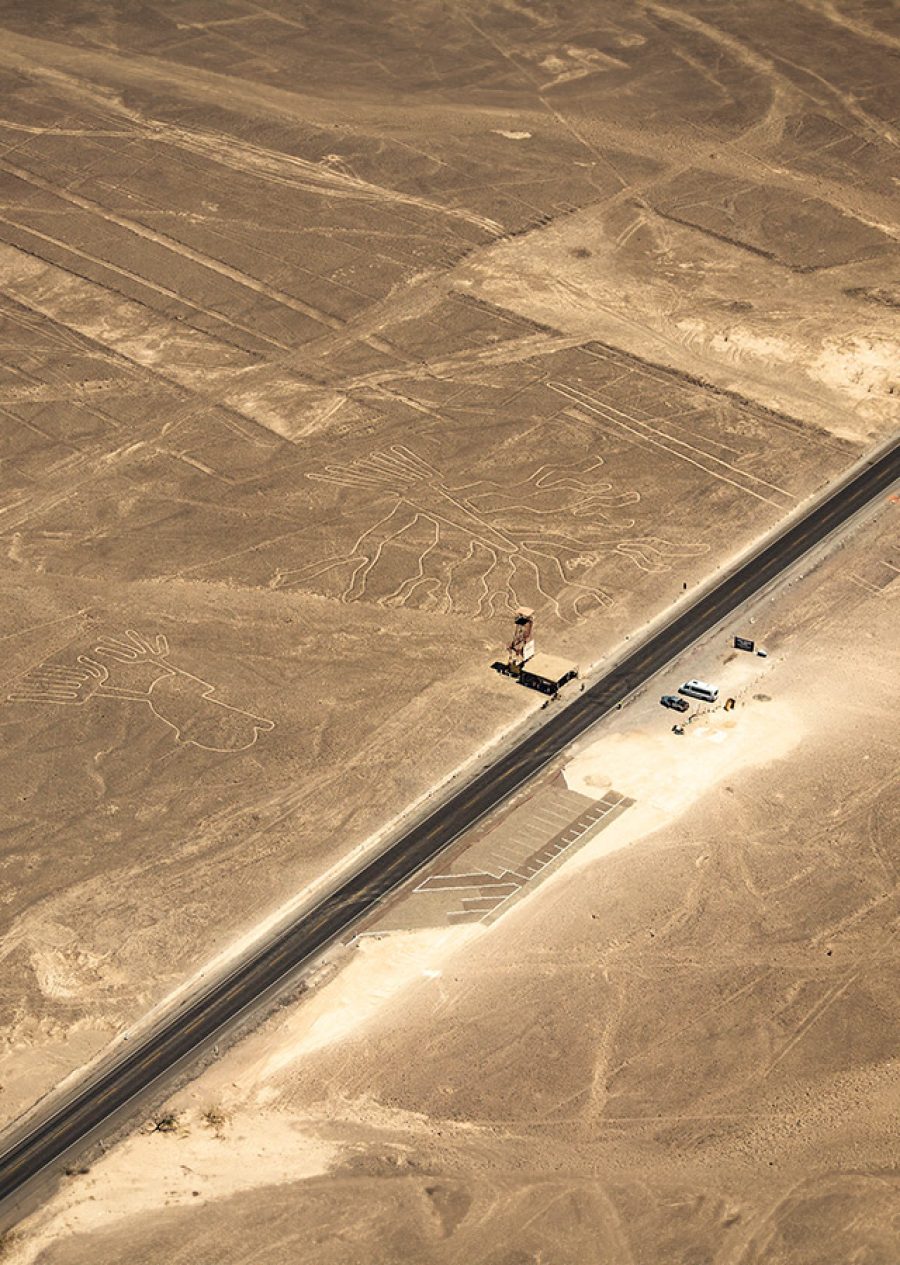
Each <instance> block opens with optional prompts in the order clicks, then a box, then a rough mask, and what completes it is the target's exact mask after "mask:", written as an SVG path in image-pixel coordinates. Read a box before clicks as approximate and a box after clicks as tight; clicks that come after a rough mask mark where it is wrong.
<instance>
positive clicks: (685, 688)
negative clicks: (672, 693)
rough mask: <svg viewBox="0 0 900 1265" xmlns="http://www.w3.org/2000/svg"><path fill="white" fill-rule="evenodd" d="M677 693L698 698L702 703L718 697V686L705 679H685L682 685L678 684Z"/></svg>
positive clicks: (711, 701) (713, 700) (712, 701)
mask: <svg viewBox="0 0 900 1265" xmlns="http://www.w3.org/2000/svg"><path fill="white" fill-rule="evenodd" d="M678 693H679V694H687V696H688V698H699V699H702V701H703V702H704V703H714V702H715V701H716V699H717V698H718V697H719V690H718V686H715V685H710V684H709V683H708V682H707V681H685V683H684V685H679V687H678Z"/></svg>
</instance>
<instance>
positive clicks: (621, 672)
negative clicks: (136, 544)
mask: <svg viewBox="0 0 900 1265" xmlns="http://www.w3.org/2000/svg"><path fill="white" fill-rule="evenodd" d="M898 478H900V445H895V446H894V447H893V448H891V449H890V451H889V452H887V453H885V454H884V455H883V456H881V457H880V458H878V459H877V460H875V461H874V462H872V463H870V464H868V465H866V466H864V467H863V468H862V469H861V470H860V472H859V473H857V474H856V475H855V477H854V478H853V479H852V480H851V481H849V482H848V483H846V484H845V485H844V486H842V487H839V488H838V489H837V490H836V491H834V492H833V493H832V494H831V495H830V496H829V497H828V498H827V499H826V500H825V501H823V502H822V503H820V504H819V505H817V506H815V507H814V508H813V509H811V510H810V512H809V513H808V514H807V515H806V516H805V517H804V518H802V519H801V520H800V521H798V522H797V523H795V524H794V525H793V526H791V527H790V528H789V529H788V530H787V531H785V532H784V533H783V534H782V535H781V536H779V537H777V538H776V539H775V540H774V541H772V542H771V543H770V544H768V545H767V546H766V547H765V548H763V549H761V550H760V551H759V552H758V553H757V554H755V555H754V556H752V557H750V558H749V559H748V560H747V561H745V562H744V563H742V564H741V565H740V567H739V568H737V569H736V570H734V571H732V572H731V573H730V574H726V575H725V576H723V578H722V580H721V581H720V582H719V583H718V584H717V585H716V587H715V588H713V589H712V590H710V591H709V592H707V593H706V594H704V595H703V596H702V597H700V598H699V599H698V600H697V601H696V602H695V604H694V605H693V606H691V607H689V608H688V609H686V610H684V611H683V612H682V613H681V614H679V615H678V616H677V617H676V618H674V619H673V620H672V621H671V623H669V624H668V625H666V626H665V627H664V628H662V629H661V630H660V631H659V632H657V633H655V634H654V635H653V636H652V637H650V638H649V639H648V640H647V641H645V642H644V643H643V644H640V645H638V646H636V648H635V649H634V650H633V651H632V653H631V654H630V655H628V657H627V658H625V659H623V660H622V661H621V662H619V663H618V664H617V665H616V666H614V667H613V668H611V670H610V671H609V672H608V673H606V675H605V676H603V677H601V679H600V680H598V681H597V682H596V684H595V685H592V686H591V687H590V688H589V689H586V690H585V691H584V693H583V694H580V695H578V696H577V698H576V699H575V700H574V701H573V702H572V703H570V704H569V705H568V706H566V707H564V708H560V709H559V710H558V711H556V712H554V713H553V714H552V715H551V716H550V718H549V719H548V720H547V722H546V724H544V725H543V726H542V727H541V728H540V729H539V730H538V731H537V732H535V733H532V734H530V735H529V736H528V737H526V738H525V739H524V740H523V741H522V742H521V743H520V744H519V745H518V746H517V747H515V748H514V749H513V750H511V751H509V752H508V753H507V754H506V755H504V756H502V757H501V758H500V759H499V760H497V762H496V763H495V764H492V765H490V766H489V767H488V768H486V769H485V770H484V771H483V772H482V773H480V774H478V776H476V777H475V778H473V779H472V780H471V781H470V782H468V783H467V784H466V785H465V786H463V787H461V789H460V790H459V791H457V792H456V793H455V794H454V795H453V796H452V798H450V799H448V800H447V801H446V802H444V803H443V804H442V805H441V806H440V807H438V808H436V809H435V811H434V812H433V813H432V814H431V816H429V817H427V818H426V819H425V820H423V821H421V822H420V823H419V824H417V825H415V826H414V827H412V829H410V830H409V831H408V832H407V833H406V834H405V835H403V836H402V837H401V838H399V839H398V840H397V841H396V842H395V843H393V844H392V845H391V846H390V847H388V848H387V849H386V851H384V852H383V853H382V854H381V855H380V856H378V857H376V858H375V859H374V860H372V861H370V862H369V863H368V864H367V865H366V866H365V867H364V868H363V869H361V870H360V871H359V872H358V873H356V874H355V875H353V876H352V877H350V878H348V879H346V880H345V881H344V882H343V883H342V884H341V885H340V887H338V888H337V889H336V890H335V891H334V892H332V893H331V894H330V895H328V896H327V897H325V898H324V899H323V900H322V901H321V903H320V904H319V905H317V906H316V907H315V908H314V909H313V910H312V911H310V912H309V913H307V914H305V915H304V916H302V917H301V918H300V919H298V921H297V922H296V923H295V924H293V925H292V926H290V927H288V928H287V929H286V930H284V931H283V932H281V933H280V934H279V935H277V936H276V937H274V938H273V939H272V940H271V941H269V942H267V943H266V944H264V945H263V946H261V947H260V948H259V949H258V950H257V951H256V953H255V954H254V955H253V956H252V957H250V958H249V959H247V960H245V961H244V962H243V963H241V965H240V966H239V967H238V968H236V969H235V971H234V972H233V974H231V975H230V976H228V977H227V978H225V979H221V980H219V981H218V982H217V983H215V984H214V985H212V986H211V987H210V988H209V990H208V991H207V992H205V993H203V994H202V995H198V996H196V997H195V998H193V999H192V1000H191V1001H190V1002H188V1003H186V1004H185V1005H184V1007H183V1009H181V1010H180V1011H179V1012H178V1013H176V1014H175V1015H174V1016H173V1017H172V1018H171V1019H170V1020H169V1021H168V1022H167V1023H166V1024H165V1026H163V1027H161V1028H160V1029H158V1030H157V1031H155V1032H153V1033H152V1034H150V1035H149V1036H147V1037H146V1038H145V1039H144V1040H143V1041H142V1042H141V1043H140V1044H137V1043H136V1044H135V1045H134V1046H132V1047H131V1048H130V1049H129V1050H128V1052H127V1054H125V1055H123V1057H122V1058H121V1059H120V1060H119V1061H118V1062H117V1063H116V1064H115V1065H114V1066H110V1067H108V1068H107V1069H106V1070H104V1071H103V1072H102V1074H100V1075H99V1076H97V1077H96V1078H95V1079H94V1080H93V1081H91V1082H89V1083H86V1084H85V1085H84V1086H83V1088H81V1089H80V1091H78V1092H76V1093H75V1094H73V1096H72V1097H71V1098H70V1100H69V1101H68V1102H66V1103H65V1104H63V1105H62V1106H60V1107H59V1108H58V1109H57V1110H56V1111H55V1112H53V1113H52V1114H49V1115H47V1116H46V1117H45V1118H44V1119H43V1120H41V1121H39V1122H36V1123H34V1124H33V1126H32V1127H31V1130H30V1132H28V1133H27V1134H26V1135H24V1136H20V1137H19V1138H17V1139H16V1140H15V1142H14V1143H13V1144H12V1145H10V1146H9V1147H8V1149H7V1150H6V1151H5V1152H4V1153H3V1154H2V1155H0V1203H3V1202H4V1201H7V1200H10V1205H7V1207H6V1208H5V1209H4V1212H5V1213H6V1215H7V1216H8V1215H9V1208H10V1206H11V1207H12V1209H13V1211H15V1207H16V1205H17V1203H18V1199H15V1200H14V1199H13V1197H14V1196H16V1195H17V1192H18V1194H19V1196H21V1195H23V1194H24V1193H25V1190H24V1188H25V1186H26V1183H29V1182H30V1181H31V1180H32V1179H34V1178H35V1177H36V1176H37V1175H38V1174H40V1173H44V1174H45V1176H46V1172H45V1170H48V1171H52V1167H53V1166H55V1165H57V1164H58V1162H59V1161H60V1160H61V1158H62V1157H63V1155H67V1154H68V1153H70V1152H72V1151H73V1149H74V1148H77V1146H78V1144H79V1143H81V1142H83V1141H84V1140H85V1139H86V1138H88V1136H89V1135H93V1136H96V1131H97V1129H98V1127H99V1126H102V1125H103V1123H104V1122H105V1121H109V1120H110V1118H111V1117H113V1116H114V1115H116V1116H117V1119H120V1118H121V1113H122V1109H123V1108H124V1107H125V1106H126V1105H127V1104H128V1103H129V1102H131V1101H132V1100H134V1099H136V1098H137V1096H138V1095H140V1094H141V1093H142V1092H143V1091H145V1090H146V1089H148V1088H149V1087H150V1086H152V1085H154V1083H155V1082H157V1081H158V1080H160V1078H162V1077H163V1076H165V1075H166V1074H167V1073H169V1072H171V1070H172V1069H173V1068H174V1067H175V1066H176V1064H178V1063H180V1062H181V1061H182V1060H184V1059H185V1058H186V1057H187V1056H189V1055H190V1054H191V1053H192V1052H193V1051H195V1050H197V1049H198V1047H200V1046H201V1045H202V1044H203V1043H204V1042H206V1041H208V1039H209V1038H210V1037H211V1036H212V1035H213V1034H214V1033H215V1032H217V1031H218V1030H219V1029H221V1028H223V1027H224V1026H225V1025H227V1024H228V1023H229V1022H230V1021H233V1020H234V1019H235V1018H236V1017H237V1016H238V1015H239V1014H240V1013H241V1012H243V1011H244V1010H246V1008H247V1007H248V1006H250V1005H251V1004H252V1003H253V1002H254V1001H255V1000H257V999H258V998H259V997H260V996H261V995H262V994H264V993H265V992H266V990H267V989H270V988H272V986H273V985H274V984H276V983H277V982H278V981H279V980H282V979H283V978H284V977H285V976H287V975H289V974H290V973H291V972H292V971H293V970H295V969H296V968H297V967H298V966H300V965H301V964H302V963H303V962H305V961H307V960H308V959H310V958H311V957H313V956H314V955H316V954H317V953H319V952H321V950H322V949H323V948H325V947H326V946H327V945H328V944H330V943H332V942H333V941H335V940H337V939H338V938H339V937H340V936H342V935H344V934H346V933H347V931H348V929H350V928H351V927H352V926H353V924H354V923H356V922H358V921H359V920H360V919H361V918H362V917H363V916H364V915H365V914H367V913H369V912H370V911H371V910H372V909H373V907H374V906H375V905H376V904H377V903H378V902H379V901H380V900H382V899H383V898H384V897H385V896H386V895H387V894H388V893H389V892H390V891H392V890H393V889H394V888H395V887H397V886H398V884H400V883H402V882H403V881H404V880H405V879H407V878H409V877H410V876H411V875H412V874H414V873H415V871H416V870H418V869H420V868H421V867H422V866H423V865H425V864H426V863H427V862H428V861H430V860H431V859H432V858H433V857H434V856H436V855H437V854H438V853H439V852H440V851H441V850H442V849H443V848H445V847H446V846H447V845H448V844H450V843H451V842H452V841H453V840H454V839H456V838H457V837H458V836H459V835H460V834H461V833H462V832H463V831H464V830H466V829H467V828H468V827H469V826H471V825H472V824H473V823H474V822H475V821H477V820H478V819H479V818H480V817H482V816H483V815H484V814H485V813H486V812H488V811H489V810H490V809H491V808H493V807H495V806H496V805H497V804H499V803H500V802H502V800H503V799H505V798H506V797H507V796H508V795H510V794H511V793H512V791H514V790H515V789H516V788H517V787H518V786H520V785H521V784H522V783H523V782H524V781H525V780H526V779H527V778H529V777H531V776H533V775H534V774H535V773H536V772H537V771H538V770H539V769H541V768H542V767H543V766H544V765H545V764H546V763H547V762H548V761H549V760H551V759H553V758H554V756H556V755H558V754H559V753H560V752H561V751H563V750H564V749H565V748H566V747H567V746H568V745H569V744H570V743H571V742H572V741H573V740H574V739H575V738H577V737H578V736H579V735H580V734H582V733H584V732H585V730H587V729H589V728H590V726H591V725H594V724H595V723H596V722H597V721H598V720H599V719H600V718H601V717H602V716H604V715H605V714H606V713H607V712H609V711H610V710H611V709H612V708H614V707H615V706H616V704H617V703H620V702H621V701H622V700H623V699H625V698H626V697H627V696H628V695H629V694H630V693H631V692H632V691H633V690H634V689H635V688H637V687H638V686H639V685H641V684H642V683H643V682H644V681H646V680H647V679H648V678H649V677H651V676H652V675H653V674H654V673H656V672H657V671H658V670H659V669H660V668H662V667H664V666H665V664H666V663H667V662H669V660H671V659H673V658H674V657H675V656H676V655H678V654H680V653H681V652H682V651H683V650H685V649H686V648H687V647H688V646H690V645H691V644H692V643H693V642H694V641H696V640H697V638H698V637H700V636H702V635H703V634H704V633H705V632H707V631H708V630H709V629H710V628H712V627H714V626H715V625H716V624H717V623H719V622H720V621H721V620H722V619H723V618H724V617H725V616H727V615H728V614H729V613H730V612H731V611H733V610H734V609H735V608H736V607H738V606H740V604H741V603H742V602H745V601H746V600H747V599H748V598H750V597H752V596H753V595H754V594H755V593H757V592H758V591H759V590H760V589H761V588H763V587H765V585H767V584H768V583H770V582H771V581H772V580H773V579H775V578H776V577H777V576H778V575H779V574H780V573H781V572H782V571H784V570H785V568H787V567H788V566H790V565H791V564H792V563H793V562H795V561H797V559H798V558H800V557H802V556H803V554H805V553H806V552H807V551H808V550H809V549H811V548H812V547H813V546H814V545H816V544H817V543H818V542H819V541H821V540H822V539H823V538H824V537H825V536H827V535H828V534H830V533H831V532H833V531H834V530H835V529H836V528H837V527H839V526H841V524H842V523H844V522H846V520H847V519H848V518H850V517H851V516H852V515H853V514H854V513H856V512H857V511H858V510H860V509H861V508H863V506H865V505H866V504H867V503H869V502H870V501H872V500H873V499H874V498H875V497H877V496H880V495H882V494H883V493H885V492H886V491H887V489H888V488H889V487H890V485H891V484H892V483H893V482H894V481H895V480H896V479H898ZM510 688H511V689H514V688H516V687H515V686H514V685H513V684H512V682H511V683H510Z"/></svg>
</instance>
